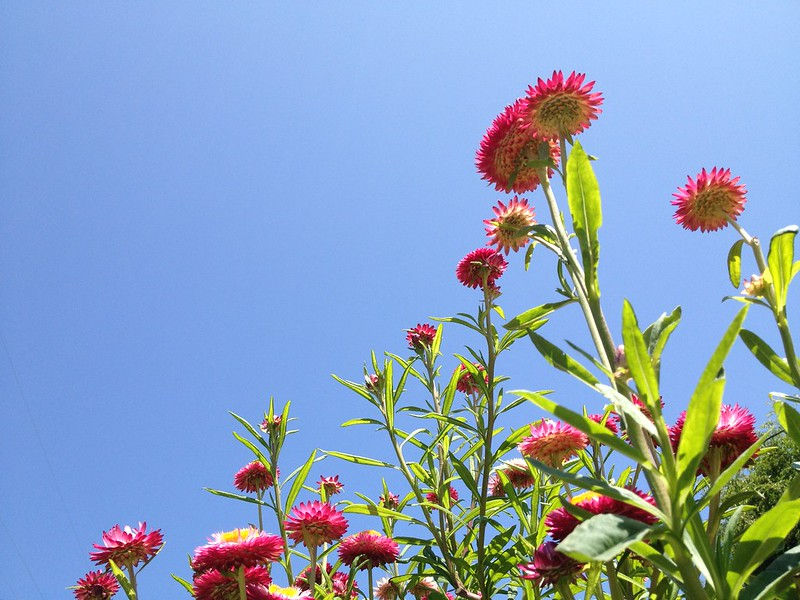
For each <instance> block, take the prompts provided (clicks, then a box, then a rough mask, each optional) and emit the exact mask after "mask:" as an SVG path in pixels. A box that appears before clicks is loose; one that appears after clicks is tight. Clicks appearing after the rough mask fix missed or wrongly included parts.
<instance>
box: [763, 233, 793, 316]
mask: <svg viewBox="0 0 800 600" xmlns="http://www.w3.org/2000/svg"><path fill="white" fill-rule="evenodd" d="M797 231H798V228H797V225H790V226H788V227H784V228H783V229H780V230H778V231H776V232H775V234H774V235H773V236H772V239H771V240H770V242H769V254H768V255H767V263H768V264H769V273H770V275H771V276H772V285H773V287H774V288H775V302H776V303H777V305H778V306H777V308H778V310H779V311H781V310H783V307H784V306H786V293H787V291H788V289H789V282H790V281H791V279H792V262H793V261H794V238H795V236H796V235H797Z"/></svg>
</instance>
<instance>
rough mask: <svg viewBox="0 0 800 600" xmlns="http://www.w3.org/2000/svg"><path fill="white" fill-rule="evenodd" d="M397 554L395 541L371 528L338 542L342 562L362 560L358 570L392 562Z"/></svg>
mask: <svg viewBox="0 0 800 600" xmlns="http://www.w3.org/2000/svg"><path fill="white" fill-rule="evenodd" d="M399 554H400V549H399V548H398V546H397V542H395V541H394V540H393V539H391V538H388V537H386V536H385V535H381V534H380V533H378V532H377V531H373V530H370V531H362V532H361V533H357V534H355V535H351V536H350V537H347V538H345V539H343V540H342V541H341V542H340V543H339V558H341V559H342V562H343V563H344V564H346V565H348V566H350V565H352V564H353V561H355V560H356V559H359V560H361V561H362V562H361V563H360V567H359V569H360V570H364V569H367V568H375V567H381V566H384V565H387V564H389V563H393V562H394V561H396V560H397V557H398V556H399ZM364 559H366V560H364Z"/></svg>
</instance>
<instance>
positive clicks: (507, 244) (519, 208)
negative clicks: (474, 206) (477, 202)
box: [483, 196, 536, 254]
mask: <svg viewBox="0 0 800 600" xmlns="http://www.w3.org/2000/svg"><path fill="white" fill-rule="evenodd" d="M492 211H493V212H494V216H495V218H494V219H486V220H484V221H483V223H484V224H485V225H486V235H488V236H489V237H490V238H491V239H490V240H489V241H488V242H486V245H487V246H497V250H498V251H501V250H502V251H503V252H505V253H506V254H508V251H509V250H513V251H514V252H516V251H517V250H519V249H520V248H524V247H525V246H526V245H527V243H528V241H530V238H528V232H527V231H526V229H527V228H528V227H530V226H531V225H534V224H535V223H536V219H534V218H533V208H531V207H530V206H528V201H527V200H526V199H525V198H522V199H518V198H517V196H514V199H513V200H511V201H510V202H509V203H508V206H506V205H505V204H503V202H502V201H498V202H497V206H494V207H492Z"/></svg>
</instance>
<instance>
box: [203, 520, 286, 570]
mask: <svg viewBox="0 0 800 600" xmlns="http://www.w3.org/2000/svg"><path fill="white" fill-rule="evenodd" d="M282 552H283V540H281V538H280V536H277V535H270V534H268V533H265V532H263V531H258V530H257V529H255V528H254V527H250V528H249V529H234V530H233V531H226V532H222V533H215V534H214V535H212V536H211V537H210V538H209V540H208V544H206V545H205V546H198V547H197V548H195V550H194V558H193V559H192V562H191V564H192V569H194V570H195V571H196V572H198V573H200V572H203V571H207V570H209V569H217V570H218V571H227V570H229V569H236V568H238V567H244V568H247V567H254V566H256V565H263V564H265V563H268V562H273V561H276V560H278V559H279V558H280V555H281V553H282Z"/></svg>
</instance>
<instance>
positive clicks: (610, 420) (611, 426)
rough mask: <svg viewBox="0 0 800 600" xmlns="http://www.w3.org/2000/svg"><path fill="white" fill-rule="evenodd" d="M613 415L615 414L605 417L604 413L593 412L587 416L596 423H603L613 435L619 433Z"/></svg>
mask: <svg viewBox="0 0 800 600" xmlns="http://www.w3.org/2000/svg"><path fill="white" fill-rule="evenodd" d="M614 416H615V415H608V417H606V415H600V414H594V415H589V418H590V419H591V420H592V421H594V422H595V423H597V424H598V425H605V426H606V429H608V430H609V431H610V432H611V433H613V434H614V435H617V434H618V433H619V427H617V423H616V422H615V420H614ZM603 419H605V420H606V422H605V423H603Z"/></svg>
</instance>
